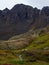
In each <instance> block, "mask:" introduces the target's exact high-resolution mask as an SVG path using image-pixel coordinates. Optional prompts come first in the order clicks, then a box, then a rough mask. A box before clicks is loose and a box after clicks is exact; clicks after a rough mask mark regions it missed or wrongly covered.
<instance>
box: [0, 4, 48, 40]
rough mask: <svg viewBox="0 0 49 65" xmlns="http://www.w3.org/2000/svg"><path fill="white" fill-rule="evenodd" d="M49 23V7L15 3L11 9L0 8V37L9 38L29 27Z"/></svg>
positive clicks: (38, 26) (42, 25)
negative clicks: (38, 7)
mask: <svg viewBox="0 0 49 65" xmlns="http://www.w3.org/2000/svg"><path fill="white" fill-rule="evenodd" d="M47 25H49V7H44V8H43V9H42V10H39V9H37V8H33V7H31V6H28V5H23V4H17V5H15V6H14V7H13V8H12V9H11V10H9V9H7V8H6V9H4V10H3V11H1V10H0V39H9V38H10V37H11V36H14V35H16V34H22V33H25V32H27V31H28V30H30V29H31V28H32V29H33V28H34V29H37V28H43V27H46V26H47Z"/></svg>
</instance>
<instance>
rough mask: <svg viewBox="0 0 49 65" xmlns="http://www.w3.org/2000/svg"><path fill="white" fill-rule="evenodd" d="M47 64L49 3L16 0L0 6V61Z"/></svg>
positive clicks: (8, 64) (5, 63)
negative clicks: (38, 5)
mask: <svg viewBox="0 0 49 65" xmlns="http://www.w3.org/2000/svg"><path fill="white" fill-rule="evenodd" d="M2 64H3V65H49V6H45V7H43V8H42V9H38V8H36V7H35V8H33V7H32V6H29V5H24V4H17V5H15V6H14V7H13V8H12V9H11V10H9V9H8V8H5V9H4V10H0V65H2Z"/></svg>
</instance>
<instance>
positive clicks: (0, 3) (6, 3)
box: [0, 0, 49, 10]
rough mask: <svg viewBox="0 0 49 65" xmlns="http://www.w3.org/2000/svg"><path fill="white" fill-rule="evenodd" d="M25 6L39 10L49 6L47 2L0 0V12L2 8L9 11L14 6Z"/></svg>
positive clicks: (44, 0) (39, 0) (48, 1)
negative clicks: (21, 4)
mask: <svg viewBox="0 0 49 65" xmlns="http://www.w3.org/2000/svg"><path fill="white" fill-rule="evenodd" d="M20 3H23V4H27V5H31V6H33V7H37V8H39V9H41V8H42V7H43V6H49V0H0V10H3V9H4V8H9V9H11V8H12V7H13V6H14V5H15V4H20Z"/></svg>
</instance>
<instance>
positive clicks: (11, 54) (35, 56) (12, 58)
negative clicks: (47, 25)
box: [0, 33, 49, 65]
mask: <svg viewBox="0 0 49 65" xmlns="http://www.w3.org/2000/svg"><path fill="white" fill-rule="evenodd" d="M20 56H21V58H22V60H21V59H20ZM4 63H5V64H6V63H9V64H15V65H16V64H18V65H19V64H20V65H21V64H22V65H24V64H25V65H30V64H33V65H40V64H41V65H42V64H44V65H49V33H44V34H43V33H42V34H40V35H39V36H38V37H36V38H34V39H33V40H32V41H31V42H30V44H29V45H27V46H26V47H23V48H21V49H17V50H14V49H13V50H11V49H9V50H0V64H4Z"/></svg>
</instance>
